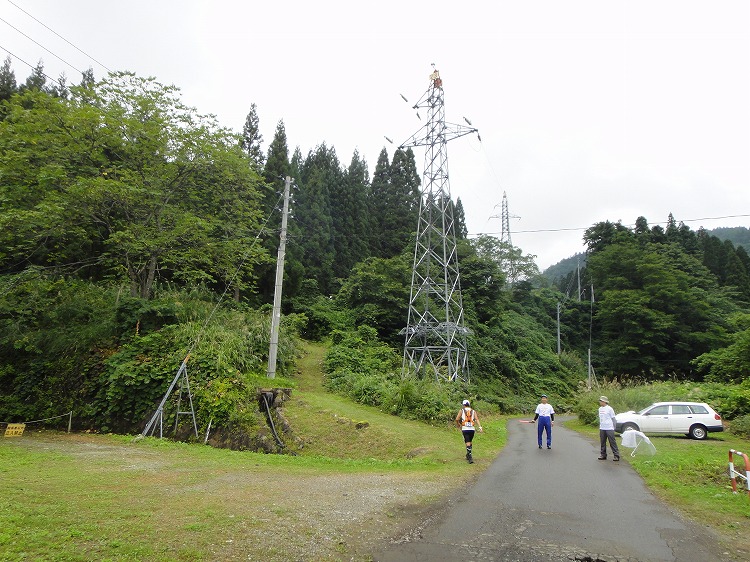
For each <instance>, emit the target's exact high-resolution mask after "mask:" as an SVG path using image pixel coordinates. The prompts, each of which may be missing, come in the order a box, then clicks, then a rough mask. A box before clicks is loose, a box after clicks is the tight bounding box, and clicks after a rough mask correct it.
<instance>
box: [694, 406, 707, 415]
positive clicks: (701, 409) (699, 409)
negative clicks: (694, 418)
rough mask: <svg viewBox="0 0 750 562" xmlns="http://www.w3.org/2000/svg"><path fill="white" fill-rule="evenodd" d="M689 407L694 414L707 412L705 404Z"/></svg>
mask: <svg viewBox="0 0 750 562" xmlns="http://www.w3.org/2000/svg"><path fill="white" fill-rule="evenodd" d="M690 409H691V410H692V411H693V413H694V414H707V413H708V410H706V408H705V406H690Z"/></svg>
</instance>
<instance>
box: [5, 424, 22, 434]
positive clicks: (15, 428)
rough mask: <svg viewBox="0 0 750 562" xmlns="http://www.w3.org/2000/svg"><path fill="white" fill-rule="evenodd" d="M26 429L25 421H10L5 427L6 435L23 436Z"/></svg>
mask: <svg viewBox="0 0 750 562" xmlns="http://www.w3.org/2000/svg"><path fill="white" fill-rule="evenodd" d="M24 429H26V424H25V423H9V424H8V427H6V428H5V437H21V436H22V435H23V430H24Z"/></svg>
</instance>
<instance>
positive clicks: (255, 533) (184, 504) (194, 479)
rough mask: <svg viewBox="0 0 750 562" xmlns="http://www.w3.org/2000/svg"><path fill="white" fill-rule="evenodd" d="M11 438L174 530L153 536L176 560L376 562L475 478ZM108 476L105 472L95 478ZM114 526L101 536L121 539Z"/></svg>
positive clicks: (152, 524) (60, 438)
mask: <svg viewBox="0 0 750 562" xmlns="http://www.w3.org/2000/svg"><path fill="white" fill-rule="evenodd" d="M2 445H3V446H12V447H23V448H25V449H29V450H34V451H38V452H42V453H49V454H50V455H52V456H54V457H58V458H62V459H65V458H70V459H71V461H70V462H72V463H75V465H76V466H80V477H81V481H85V482H87V494H86V495H87V498H88V499H86V500H85V501H92V500H91V499H90V498H94V497H97V496H98V495H101V496H102V497H103V498H108V499H107V500H106V501H108V502H109V501H114V500H113V499H112V498H111V497H110V496H109V495H108V494H107V493H106V492H107V491H108V490H118V491H121V494H120V495H118V497H120V498H121V499H120V500H118V501H121V502H122V504H123V505H122V509H123V510H124V511H128V512H130V513H131V514H132V513H136V515H131V516H132V517H136V518H141V517H142V518H143V519H144V522H145V521H147V522H148V526H149V528H154V529H156V530H158V529H168V530H169V532H168V533H160V532H155V534H154V536H153V538H152V539H150V540H152V541H154V542H155V543H156V544H158V545H159V551H160V552H163V553H165V555H166V556H167V558H169V559H180V553H181V549H182V548H185V545H186V544H189V545H191V547H190V548H192V552H202V553H203V554H202V555H201V559H204V560H222V561H230V560H258V561H260V560H262V561H264V562H273V561H289V560H300V561H301V560H304V561H322V560H350V561H351V560H354V561H362V562H364V561H369V560H371V555H372V553H373V552H375V551H377V550H379V547H381V546H382V545H383V544H385V543H388V542H389V541H391V540H409V537H410V536H415V533H416V534H418V533H419V529H420V523H422V522H423V521H425V520H429V518H430V515H431V514H432V513H436V512H438V511H439V510H440V509H441V506H442V505H443V501H444V500H445V499H446V498H449V497H450V496H451V495H452V494H453V493H454V492H455V491H456V489H457V488H459V487H462V486H463V485H464V484H465V483H466V476H464V475H458V476H456V475H451V474H447V473H446V471H435V470H432V471H417V470H413V469H410V470H406V471H403V470H383V471H376V472H372V471H349V472H343V473H342V472H340V471H336V472H333V471H331V472H327V471H325V470H324V471H320V470H315V469H310V468H306V467H305V465H304V463H301V464H300V465H299V466H298V465H296V464H295V463H287V462H278V461H277V459H278V457H272V456H270V455H258V454H254V453H245V452H237V451H235V452H229V451H225V452H222V453H221V454H218V455H212V454H205V451H203V450H201V449H200V448H198V449H197V450H196V449H195V447H197V446H194V445H193V446H188V445H185V446H184V447H185V449H184V450H183V449H181V448H180V447H181V446H179V447H164V448H162V447H160V446H156V447H155V446H153V445H148V444H144V443H143V442H131V441H128V442H125V441H122V440H120V438H112V437H108V436H97V435H86V434H71V435H67V434H33V435H29V436H28V437H26V436H25V437H24V438H22V439H20V440H18V441H14V442H13V443H12V444H6V443H2ZM422 453H423V451H420V450H417V449H415V451H414V454H415V455H417V456H418V455H420V454H422ZM221 455H231V458H229V459H228V457H223V456H221ZM38 462H40V465H43V464H44V462H45V459H44V455H42V456H41V457H40V460H39V461H38ZM37 473H38V472H37V471H34V470H29V471H28V472H25V473H24V474H26V475H28V476H24V478H28V479H29V481H28V482H29V484H30V485H31V486H32V487H33V486H37V485H40V484H39V483H38V482H37V483H35V482H34V478H35V475H36V474H37ZM102 474H106V479H102V478H95V476H97V475H102ZM51 477H53V476H51V475H50V474H47V475H46V478H51ZM87 477H88V478H87ZM96 482H103V483H102V484H97V483H96ZM17 484H18V485H22V484H23V483H22V482H17ZM70 501H72V500H70ZM103 501H104V500H103ZM136 504H137V509H134V507H133V506H134V505H136ZM87 507H90V506H87V505H86V504H82V505H81V506H80V507H79V508H78V510H79V511H81V512H84V511H85V510H86V509H87ZM130 524H131V525H132V524H137V525H141V524H143V522H141V523H139V522H138V521H132V520H131V522H130ZM107 532H109V531H107V530H104V529H102V533H103V535H102V536H101V537H99V539H100V540H101V541H102V542H106V541H107V540H111V539H112V537H108V536H106V534H104V533H107ZM111 532H112V533H113V534H114V533H119V532H120V531H118V530H113V531H111Z"/></svg>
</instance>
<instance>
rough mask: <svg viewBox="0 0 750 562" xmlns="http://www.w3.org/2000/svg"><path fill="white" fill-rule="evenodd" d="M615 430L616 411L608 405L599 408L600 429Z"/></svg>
mask: <svg viewBox="0 0 750 562" xmlns="http://www.w3.org/2000/svg"><path fill="white" fill-rule="evenodd" d="M614 428H615V411H614V410H613V409H612V406H610V405H609V404H607V405H606V406H600V407H599V429H604V430H608V429H614Z"/></svg>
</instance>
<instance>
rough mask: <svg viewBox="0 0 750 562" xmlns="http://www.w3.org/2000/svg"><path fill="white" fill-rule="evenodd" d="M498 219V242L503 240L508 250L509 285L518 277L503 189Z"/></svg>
mask: <svg viewBox="0 0 750 562" xmlns="http://www.w3.org/2000/svg"><path fill="white" fill-rule="evenodd" d="M513 218H518V217H517V216H515V215H513ZM500 220H501V222H502V226H501V230H500V242H504V243H505V244H506V249H505V251H506V252H508V259H507V267H508V281H509V284H510V285H515V283H516V279H517V277H518V272H517V271H516V264H515V260H514V259H513V258H514V255H513V252H514V249H513V241H512V240H511V239H510V214H509V213H508V196H507V195H506V194H505V192H504V191H503V203H502V208H501V210H500Z"/></svg>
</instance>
